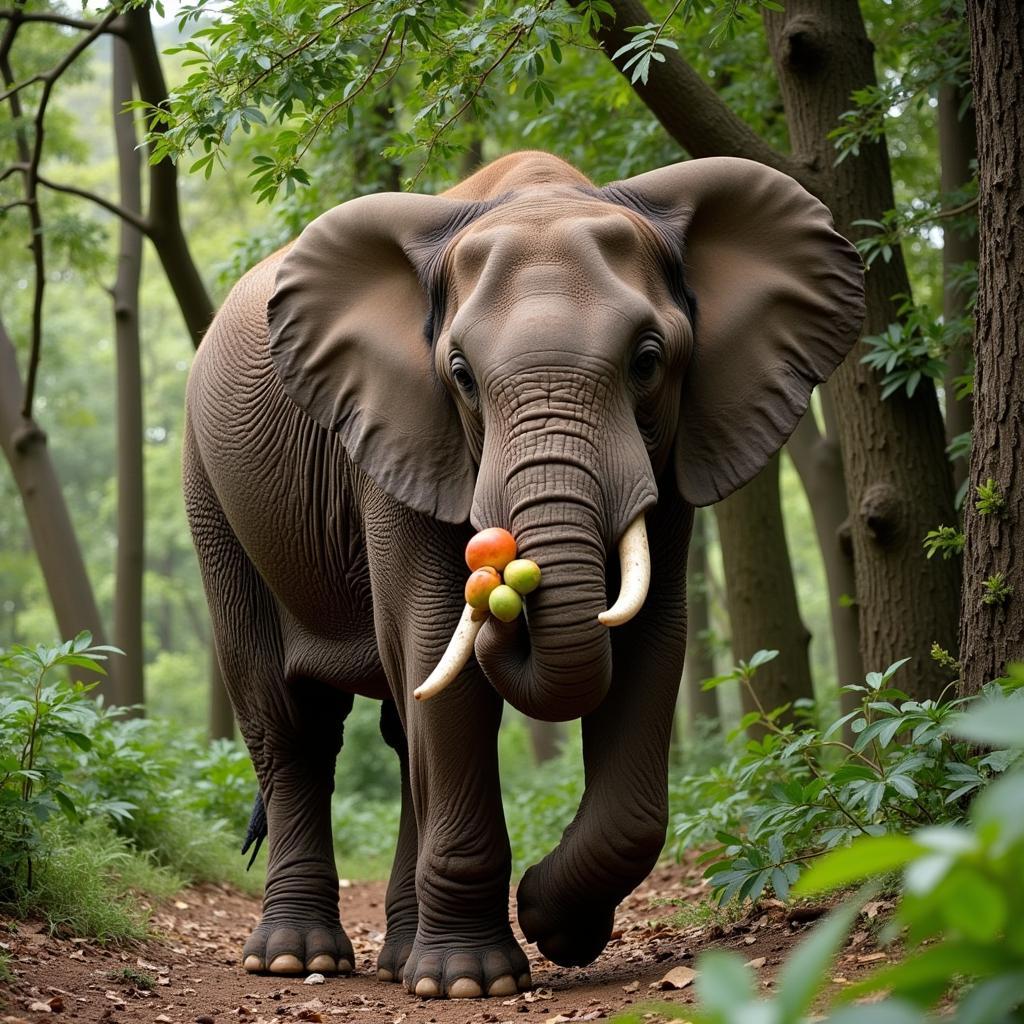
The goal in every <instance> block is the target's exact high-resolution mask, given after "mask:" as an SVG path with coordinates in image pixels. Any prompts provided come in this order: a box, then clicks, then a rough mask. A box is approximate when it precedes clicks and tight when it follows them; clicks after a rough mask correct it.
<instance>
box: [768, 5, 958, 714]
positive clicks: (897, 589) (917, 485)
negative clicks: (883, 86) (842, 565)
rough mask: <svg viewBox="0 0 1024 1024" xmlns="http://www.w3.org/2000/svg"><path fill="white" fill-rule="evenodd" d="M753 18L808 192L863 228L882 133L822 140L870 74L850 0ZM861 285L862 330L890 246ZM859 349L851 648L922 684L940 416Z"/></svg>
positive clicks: (951, 577)
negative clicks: (845, 147) (886, 379)
mask: <svg viewBox="0 0 1024 1024" xmlns="http://www.w3.org/2000/svg"><path fill="white" fill-rule="evenodd" d="M764 21H765V25H766V28H767V32H768V43H769V47H770V49H771V52H772V57H773V61H774V63H775V67H776V72H777V74H778V76H779V82H780V86H781V89H782V96H783V102H784V104H785V108H786V116H787V121H788V123H789V129H790V139H791V142H792V145H793V148H794V151H795V153H796V154H797V160H798V162H799V163H806V164H809V165H810V166H812V167H814V168H815V169H816V170H817V171H818V172H819V175H820V177H819V191H818V195H819V198H821V199H822V201H823V202H824V203H825V204H826V205H827V206H828V207H829V208H830V209H831V211H832V215H833V218H834V219H835V222H836V226H837V228H838V230H839V231H840V232H842V233H843V234H844V235H846V236H847V237H848V238H851V239H856V238H858V237H861V236H863V234H864V231H865V229H864V227H862V226H860V225H857V224H856V223H855V222H856V221H857V220H860V219H873V220H878V219H880V218H881V215H882V213H883V212H884V211H885V210H888V209H891V208H892V207H893V206H894V205H895V204H894V200H893V190H892V175H891V171H890V167H889V154H888V151H887V150H886V146H885V141H884V139H882V140H879V141H877V142H874V143H867V144H863V145H862V146H861V148H860V154H859V155H858V156H853V155H850V156H848V157H847V158H846V159H845V160H843V161H842V162H840V163H838V164H836V163H835V157H836V154H835V150H834V148H833V146H832V143H831V141H830V140H829V139H828V133H829V131H831V129H832V128H834V127H835V125H836V124H837V122H838V119H839V116H840V115H841V114H842V112H843V111H845V110H847V109H848V108H849V106H850V95H851V94H852V93H853V91H854V90H855V89H861V88H864V87H865V86H868V85H871V84H874V83H875V81H876V78H875V70H874V64H873V60H872V49H873V48H872V45H871V43H870V41H869V40H868V38H867V34H866V32H865V29H864V21H863V18H862V16H861V12H860V8H859V7H858V5H857V2H856V0H788V2H787V4H786V10H785V12H784V13H773V12H766V13H765V15H764ZM865 285H866V290H867V318H866V321H865V333H867V334H878V333H880V332H882V331H884V330H885V328H886V327H887V326H888V325H889V324H890V323H892V322H893V321H895V320H897V319H898V316H897V311H896V303H895V302H894V300H893V296H895V295H900V294H903V295H909V294H910V282H909V280H908V278H907V272H906V266H905V264H904V262H903V256H902V253H901V252H900V250H898V249H897V250H896V251H895V252H894V253H893V257H892V259H891V260H890V261H889V262H888V263H885V262H883V261H881V260H879V261H876V262H875V263H874V264H873V265H872V268H871V269H870V271H869V272H868V274H867V277H866V282H865ZM862 354H863V348H862V346H861V345H858V346H857V347H856V348H855V349H854V351H853V352H852V353H851V354H850V356H849V357H848V358H847V359H846V361H845V362H844V363H843V364H842V366H840V368H839V369H838V370H837V371H836V373H835V375H834V376H833V378H832V380H831V381H830V389H831V391H832V395H833V398H834V400H835V404H836V411H837V414H838V416H837V419H838V423H839V430H840V439H841V444H842V452H843V464H844V469H845V476H846V489H847V501H848V504H849V507H850V509H851V510H852V513H853V514H852V515H851V517H850V523H851V536H852V541H853V554H854V572H855V574H856V581H857V594H856V597H857V602H858V605H859V618H860V639H861V655H862V658H863V661H864V665H865V666H866V667H868V668H871V669H883V668H885V667H886V666H887V665H888V664H890V663H891V662H892V661H895V660H896V659H897V658H899V657H904V656H911V657H913V658H914V659H915V660H914V667H913V669H912V671H911V672H908V673H907V674H906V677H905V678H904V679H903V680H902V683H901V685H902V686H903V687H904V688H905V689H907V690H908V691H909V692H911V693H912V694H913V695H914V696H917V697H933V696H936V695H937V694H938V692H939V691H940V690H941V688H942V687H943V685H944V683H945V678H944V675H943V672H942V670H941V669H940V667H939V666H938V665H936V664H935V663H934V662H933V661H932V660H931V658H930V657H929V648H930V647H931V644H932V642H933V641H938V642H939V643H940V644H941V645H942V646H943V647H946V648H949V649H952V648H953V646H954V645H955V643H956V632H957V608H958V602H959V593H958V588H959V566H958V565H957V563H956V561H955V560H949V561H946V560H943V559H941V558H933V559H930V560H929V559H928V558H927V557H926V556H925V553H924V550H923V548H922V541H923V538H924V535H925V534H926V533H927V532H928V530H930V529H934V528H935V527H936V526H938V525H939V524H940V523H952V522H954V518H953V517H954V514H955V511H954V507H953V485H952V477H951V474H950V473H949V469H948V466H947V463H946V455H945V433H944V426H943V422H942V416H941V413H940V411H939V406H938V401H937V399H936V395H935V390H934V388H933V387H932V384H931V382H930V381H927V380H926V381H923V382H922V383H921V384H920V385H919V386H918V388H917V390H916V391H915V393H914V395H913V397H910V398H908V397H906V395H905V394H903V393H902V392H899V393H897V394H894V395H892V396H891V397H890V398H888V399H885V400H883V399H882V398H881V396H880V394H881V393H880V389H879V382H878V377H877V375H876V373H875V371H874V370H872V369H870V368H869V367H867V366H865V365H864V364H863V363H862V362H861V356H862ZM897 609H898V610H899V614H896V613H895V611H896V610H897Z"/></svg>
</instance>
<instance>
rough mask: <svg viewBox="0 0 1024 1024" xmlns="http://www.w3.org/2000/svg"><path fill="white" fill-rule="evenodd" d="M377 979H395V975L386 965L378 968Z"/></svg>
mask: <svg viewBox="0 0 1024 1024" xmlns="http://www.w3.org/2000/svg"><path fill="white" fill-rule="evenodd" d="M377 980H378V981H394V980H395V976H394V974H392V973H391V971H389V970H388V969H387V968H386V967H378V968H377Z"/></svg>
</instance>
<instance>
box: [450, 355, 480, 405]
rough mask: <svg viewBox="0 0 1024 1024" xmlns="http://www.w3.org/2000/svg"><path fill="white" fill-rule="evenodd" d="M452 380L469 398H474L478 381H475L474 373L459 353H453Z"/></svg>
mask: <svg viewBox="0 0 1024 1024" xmlns="http://www.w3.org/2000/svg"><path fill="white" fill-rule="evenodd" d="M449 365H450V366H451V371H452V379H453V380H454V381H455V383H456V385H457V386H458V389H459V390H460V391H461V392H462V393H463V394H464V395H465V396H466V397H467V398H473V397H474V396H475V395H476V381H475V380H473V371H472V370H470V368H469V363H467V362H466V358H465V356H463V355H460V354H459V353H458V352H455V353H453V355H452V358H451V363H450V364H449Z"/></svg>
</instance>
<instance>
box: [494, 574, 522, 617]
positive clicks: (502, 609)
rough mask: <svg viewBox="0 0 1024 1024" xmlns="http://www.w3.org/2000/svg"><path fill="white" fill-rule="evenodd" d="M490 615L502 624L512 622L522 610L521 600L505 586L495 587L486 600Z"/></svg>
mask: <svg viewBox="0 0 1024 1024" xmlns="http://www.w3.org/2000/svg"><path fill="white" fill-rule="evenodd" d="M487 605H488V607H489V608H490V609H491V614H492V615H493V616H494V617H495V618H496V619H500V620H501V621H502V622H512V621H513V620H514V619H516V618H517V617H518V615H519V613H520V612H521V611H522V610H523V599H522V598H521V597H520V596H519V595H518V594H517V593H516V592H515V591H514V590H513V589H512V588H511V587H510V586H508V585H507V584H505V583H502V584H501V586H498V587H495V588H494V589H493V590H492V591H491V596H490V597H489V598H488V599H487Z"/></svg>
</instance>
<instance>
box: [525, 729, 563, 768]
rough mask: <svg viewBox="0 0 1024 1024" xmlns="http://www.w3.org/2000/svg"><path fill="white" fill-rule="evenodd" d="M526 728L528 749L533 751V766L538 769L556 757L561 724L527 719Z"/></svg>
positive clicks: (561, 730) (560, 736)
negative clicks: (528, 742)
mask: <svg viewBox="0 0 1024 1024" xmlns="http://www.w3.org/2000/svg"><path fill="white" fill-rule="evenodd" d="M526 728H527V730H528V731H529V733H530V749H531V750H532V751H533V763H534V764H535V765H537V766H538V767H539V766H540V765H542V764H544V762H545V761H551V760H553V759H554V758H555V757H557V756H558V748H559V747H560V746H561V742H562V734H563V731H564V730H563V726H562V723H561V722H541V721H539V720H538V719H536V718H527V719H526Z"/></svg>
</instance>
